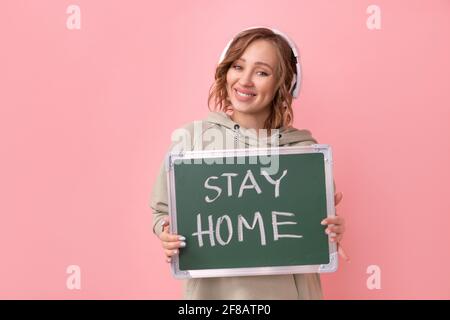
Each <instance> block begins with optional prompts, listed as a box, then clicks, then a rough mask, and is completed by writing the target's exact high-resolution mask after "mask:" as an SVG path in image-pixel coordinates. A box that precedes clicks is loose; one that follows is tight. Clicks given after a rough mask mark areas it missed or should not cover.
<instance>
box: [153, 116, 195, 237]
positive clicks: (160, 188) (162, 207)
mask: <svg viewBox="0 0 450 320" xmlns="http://www.w3.org/2000/svg"><path fill="white" fill-rule="evenodd" d="M193 128H194V126H193V123H189V124H187V125H185V126H183V127H181V128H179V129H177V130H180V131H178V134H177V136H178V138H181V141H182V143H180V140H178V141H175V142H172V143H171V144H170V147H169V149H168V151H167V153H166V154H165V156H164V159H163V161H162V163H161V165H160V167H159V172H158V176H157V177H156V180H155V183H154V185H153V190H152V192H151V195H150V201H149V205H150V208H151V210H152V220H153V233H154V234H156V235H157V236H159V234H160V233H161V232H162V230H163V228H162V226H161V223H162V221H163V219H164V217H165V216H167V215H168V214H169V205H168V203H169V196H168V190H167V172H166V163H165V161H166V155H167V154H168V153H169V152H170V151H178V152H179V151H182V150H183V149H190V146H191V145H192V142H193V133H194V130H193ZM186 143H187V145H186Z"/></svg>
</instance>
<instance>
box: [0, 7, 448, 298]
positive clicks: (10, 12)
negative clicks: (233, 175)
mask: <svg viewBox="0 0 450 320" xmlns="http://www.w3.org/2000/svg"><path fill="white" fill-rule="evenodd" d="M71 4H77V5H79V6H80V8H81V30H69V29H68V28H66V19H67V17H68V14H66V8H67V7H68V6H69V5H71ZM371 4H375V5H378V6H380V8H381V30H369V29H368V28H367V27H366V19H367V17H368V16H369V14H367V13H366V8H367V7H368V6H369V5H371ZM253 25H269V26H273V27H276V28H278V29H280V30H282V31H284V32H286V33H287V34H289V35H290V36H291V37H292V38H293V39H294V40H295V41H296V42H297V45H298V47H299V49H300V52H301V57H302V63H303V70H304V81H303V88H302V91H301V95H300V99H299V100H297V101H295V106H294V109H295V112H296V114H295V126H296V127H299V128H307V129H309V130H311V131H312V133H313V135H314V136H315V137H316V138H317V139H318V140H319V142H320V143H327V144H330V145H332V146H333V151H334V158H335V167H334V171H335V180H336V183H337V187H338V190H340V191H341V192H343V194H344V198H343V201H342V203H341V204H340V205H339V206H338V213H339V214H341V215H342V216H344V217H345V218H346V220H347V227H348V232H347V233H346V235H345V239H344V241H343V246H344V248H345V249H346V251H347V253H348V255H349V256H350V257H351V262H350V263H344V262H343V261H341V265H340V268H339V271H338V272H337V273H334V274H331V275H324V276H323V277H322V279H323V286H324V291H325V297H326V298H328V299H351V298H361V299H383V298H384V299H397V298H406V299H417V298H440V299H444V298H445V299H449V298H450V272H449V271H448V265H449V264H450V250H449V243H450V232H449V227H450V202H449V199H450V188H449V186H448V184H449V181H450V169H449V164H450V143H449V136H450V126H449V123H450V81H449V80H450V59H449V57H450V42H449V39H450V1H446V0H434V1H417V0H416V1H411V0H402V1H387V0H383V1H362V0H361V1H356V0H353V1H350V0H347V1H325V0H320V1H317V0H314V1H312V0H311V1H284V0H276V1H264V4H262V2H261V1H259V0H254V1H230V0H226V1H217V0H216V1H210V0H201V1H200V0H198V1H174V0H166V1H159V2H158V3H156V2H149V1H144V0H142V1H109V0H108V1H107V0H103V1H100V0H97V1H87V0H83V1H61V0H53V1H50V0H40V1H32V0H29V1H24V0H21V1H18V0H9V1H2V9H1V11H0V40H1V50H0V146H1V149H0V150H1V151H0V152H1V157H0V161H1V166H0V177H1V184H0V188H1V189H0V194H1V202H0V214H1V222H0V254H1V263H0V298H3V299H5V298H6V299H16V298H25V299H32V298H39V299H80V298H83V299H119V298H126V299H177V298H180V297H181V283H180V282H178V281H177V280H174V279H172V278H171V275H170V272H169V269H168V265H167V264H166V263H165V262H164V259H163V252H162V249H161V247H160V243H159V241H158V240H157V238H156V237H155V236H154V235H153V234H152V232H151V212H150V209H149V206H148V199H149V196H150V192H151V189H152V187H153V182H154V179H155V176H156V174H157V170H158V169H159V165H160V163H161V161H162V159H163V156H164V152H165V151H166V149H167V147H168V145H169V143H170V135H171V133H172V131H173V130H174V129H175V128H177V127H178V126H180V125H182V124H184V123H186V122H188V121H192V120H195V119H200V118H203V117H205V116H206V114H207V111H208V109H207V106H206V100H207V93H208V89H209V86H210V85H211V83H212V81H213V76H214V68H215V64H216V62H217V60H218V58H219V55H220V53H221V51H222V49H223V47H224V46H225V44H226V43H227V41H228V40H229V39H230V38H231V37H232V36H233V35H234V34H235V33H236V32H238V31H240V30H241V29H243V28H245V27H249V26H253ZM69 265H78V266H80V268H81V290H69V289H68V288H67V287H66V279H67V277H68V276H69V275H68V274H66V268H67V267H68V266H69ZM370 265H378V266H379V267H380V268H381V289H379V290H369V289H368V288H367V286H366V281H367V278H368V277H369V274H367V273H366V270H367V267H368V266H370Z"/></svg>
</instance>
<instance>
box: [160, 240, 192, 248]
mask: <svg viewBox="0 0 450 320" xmlns="http://www.w3.org/2000/svg"><path fill="white" fill-rule="evenodd" d="M162 246H163V248H164V249H169V250H174V249H179V248H184V247H186V242H184V241H171V242H167V241H163V242H162Z"/></svg>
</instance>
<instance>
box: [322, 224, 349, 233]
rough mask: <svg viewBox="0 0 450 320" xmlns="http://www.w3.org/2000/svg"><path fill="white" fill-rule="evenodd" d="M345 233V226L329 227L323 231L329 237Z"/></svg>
mask: <svg viewBox="0 0 450 320" xmlns="http://www.w3.org/2000/svg"><path fill="white" fill-rule="evenodd" d="M344 232H345V226H343V225H330V226H328V227H327V228H326V229H325V233H326V234H329V235H331V234H332V233H335V234H342V233H344Z"/></svg>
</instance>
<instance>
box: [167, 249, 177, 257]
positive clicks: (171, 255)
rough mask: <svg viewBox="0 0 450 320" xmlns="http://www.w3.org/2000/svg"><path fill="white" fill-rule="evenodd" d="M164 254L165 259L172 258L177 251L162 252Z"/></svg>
mask: <svg viewBox="0 0 450 320" xmlns="http://www.w3.org/2000/svg"><path fill="white" fill-rule="evenodd" d="M164 253H165V254H166V257H167V258H170V257H173V256H174V255H177V254H178V253H179V251H178V249H175V250H167V249H166V250H164Z"/></svg>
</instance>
